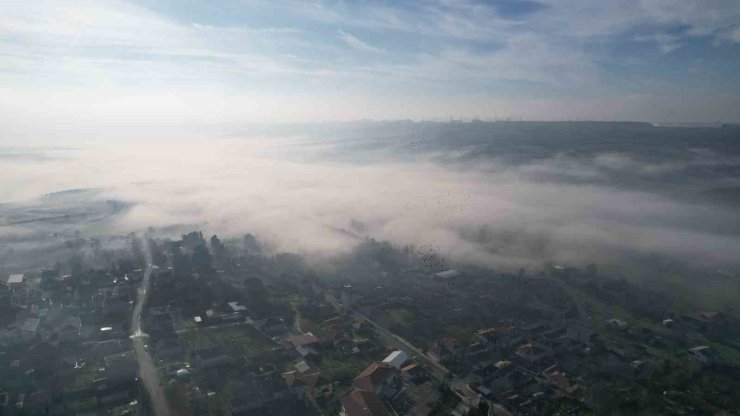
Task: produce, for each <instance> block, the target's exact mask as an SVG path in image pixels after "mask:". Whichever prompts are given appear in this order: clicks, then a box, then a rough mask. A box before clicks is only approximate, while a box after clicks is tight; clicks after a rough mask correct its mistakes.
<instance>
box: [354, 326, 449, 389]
mask: <svg viewBox="0 0 740 416" xmlns="http://www.w3.org/2000/svg"><path fill="white" fill-rule="evenodd" d="M354 316H355V318H359V319H363V320H365V321H366V322H368V323H369V324H370V325H372V326H374V327H375V330H376V331H377V332H378V334H380V336H382V337H383V339H384V340H385V341H386V343H387V344H388V345H390V346H392V347H394V348H398V349H402V350H406V351H407V352H411V353H412V355H414V359H415V360H416V361H418V362H420V363H421V364H422V365H423V366H424V367H425V368H426V369H427V371H429V370H431V373H432V376H433V377H434V378H435V379H437V380H439V381H442V380H443V379H444V377H445V375H447V374H448V373H450V370H448V369H447V368H446V367H445V366H443V365H442V364H440V363H438V362H436V361H434V360H433V359H431V358H430V357H429V356H428V355H426V354H424V352H423V351H421V350H420V349H418V348H416V347H415V346H414V345H413V344H411V343H410V342H408V341H406V340H405V339H403V338H401V337H400V336H398V335H396V334H394V333H392V332H391V331H389V330H387V329H385V328H383V327H382V326H380V325H378V324H377V323H375V322H374V321H373V320H372V319H370V318H368V317H367V316H365V315H363V314H362V313H360V312H354Z"/></svg>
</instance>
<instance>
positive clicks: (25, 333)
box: [19, 318, 41, 341]
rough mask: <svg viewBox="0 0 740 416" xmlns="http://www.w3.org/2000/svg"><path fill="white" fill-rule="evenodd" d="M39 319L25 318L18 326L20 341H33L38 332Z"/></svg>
mask: <svg viewBox="0 0 740 416" xmlns="http://www.w3.org/2000/svg"><path fill="white" fill-rule="evenodd" d="M39 322H41V320H40V319H39V318H27V319H26V320H25V321H23V323H22V324H21V326H20V328H19V329H20V332H19V336H20V338H21V339H22V340H24V341H28V340H31V339H33V338H34V337H35V336H36V334H38V331H39Z"/></svg>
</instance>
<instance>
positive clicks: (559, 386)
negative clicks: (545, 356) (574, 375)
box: [543, 365, 581, 396]
mask: <svg viewBox="0 0 740 416" xmlns="http://www.w3.org/2000/svg"><path fill="white" fill-rule="evenodd" d="M543 374H544V375H545V379H546V380H547V383H548V384H549V385H550V386H551V387H552V388H553V389H554V390H555V392H556V393H557V394H559V395H562V396H567V395H571V394H573V393H575V392H577V391H578V390H580V388H581V386H580V385H579V384H577V383H575V382H573V380H572V379H571V378H570V377H568V375H567V374H565V373H564V372H562V371H558V370H557V366H556V365H553V366H551V367H548V368H547V369H545V371H543Z"/></svg>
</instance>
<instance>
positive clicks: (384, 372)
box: [0, 232, 740, 416]
mask: <svg viewBox="0 0 740 416" xmlns="http://www.w3.org/2000/svg"><path fill="white" fill-rule="evenodd" d="M144 247H146V248H144ZM144 251H146V253H144ZM409 253H410V254H409ZM433 257H434V256H429V255H424V256H418V255H415V254H414V253H413V252H409V251H408V250H405V251H404V250H394V249H392V248H391V247H389V246H388V245H386V244H383V243H377V242H375V241H367V242H365V243H364V244H363V245H362V247H360V248H359V249H358V252H357V254H356V255H355V256H354V257H352V258H349V259H347V260H346V261H345V262H344V263H341V264H337V265H336V267H335V268H333V269H332V270H331V271H327V272H325V273H324V274H320V273H317V272H316V271H314V270H312V269H311V268H310V267H308V266H306V265H305V264H304V263H303V262H302V260H301V258H300V257H299V256H296V255H292V254H285V253H278V254H268V253H265V252H263V249H262V248H261V245H260V244H259V242H258V241H257V240H256V239H255V238H254V237H253V236H251V235H247V236H245V237H244V239H242V240H231V241H226V242H221V241H220V240H219V239H218V237H216V236H213V237H211V238H210V240H208V241H206V239H205V238H204V237H203V235H202V233H200V232H193V233H189V234H186V235H183V237H182V239H181V240H176V241H171V240H159V241H157V240H154V239H149V240H148V241H146V242H145V243H141V242H140V241H139V240H132V249H131V252H130V254H129V255H128V256H119V258H118V260H117V261H115V262H112V264H111V265H110V267H108V268H104V269H91V268H86V267H85V266H84V264H83V263H82V262H80V261H78V260H75V259H72V260H71V261H69V262H67V264H64V265H57V266H55V267H54V268H43V269H39V270H25V271H18V272H14V273H10V274H7V275H5V276H3V278H2V288H1V289H0V299H1V302H2V303H0V307H1V308H2V314H0V316H2V319H3V322H2V325H3V326H2V329H0V343H1V344H0V345H1V346H0V368H3V370H2V374H3V377H2V381H1V382H0V409H2V412H3V413H2V414H59V415H62V414H64V415H66V414H79V415H83V414H105V415H137V414H152V413H153V410H152V409H154V408H156V406H154V405H153V402H155V401H157V400H161V401H162V403H164V406H165V408H167V409H168V412H169V413H171V414H184V415H216V414H219V415H298V414H300V415H342V416H371V415H376V416H384V415H460V416H462V415H484V414H485V415H540V414H543V415H544V414H573V415H580V414H584V415H585V414H603V412H602V409H605V408H615V407H616V408H619V409H623V410H624V411H625V412H629V409H631V408H636V406H638V405H639V406H641V407H645V406H649V407H650V408H651V409H654V410H655V411H656V412H663V413H670V414H721V413H719V412H728V413H724V414H733V413H729V412H731V411H732V409H737V408H738V403H739V402H738V400H740V397H738V391H740V389H738V388H737V387H738V386H737V384H738V382H739V381H738V380H740V377H738V375H739V374H740V367H739V366H738V364H739V363H740V342H738V340H740V337H738V334H740V329H739V326H738V321H737V320H736V319H734V318H733V317H732V316H731V315H729V314H727V313H723V312H721V311H706V310H699V309H686V310H680V308H676V306H675V305H674V304H672V303H671V302H670V301H669V300H666V299H662V300H661V299H657V298H655V297H654V296H653V294H651V293H649V292H645V291H644V290H641V289H639V288H637V287H635V286H634V285H632V284H630V283H627V282H625V281H613V280H609V279H601V278H599V277H598V276H599V275H598V270H597V269H596V267H595V266H589V267H586V268H583V269H576V268H568V267H564V266H558V265H545V266H544V267H543V268H542V270H540V271H537V272H529V273H528V272H526V271H520V272H519V273H514V274H511V273H501V272H495V271H492V270H488V269H481V268H477V267H472V266H464V265H463V266H459V267H457V266H456V268H451V267H447V265H446V264H444V262H442V261H441V260H439V259H437V258H436V257H435V258H433ZM145 277H146V278H148V279H149V280H150V281H148V282H146V283H148V286H146V287H145V286H144V285H143V282H142V281H143V280H144V279H145ZM142 294H146V298H141V296H142ZM137 299H145V302H144V303H143V311H142V312H141V316H140V321H141V332H142V334H140V335H139V334H132V327H134V326H135V325H134V326H132V319H139V317H138V316H136V313H135V312H136V308H135V305H136V302H137ZM132 335H133V336H134V337H133V338H132ZM136 342H141V343H142V345H143V348H142V350H141V351H140V350H139V349H137V348H135V346H134V345H135V343H136ZM143 362H147V363H148V362H151V363H153V366H154V368H155V370H154V374H153V375H151V374H148V373H146V374H145V371H144V370H142V368H143V366H142V363H143ZM146 377H153V378H154V380H146V379H145V378H146ZM147 381H149V382H150V383H152V384H154V385H155V386H158V387H157V390H158V391H162V392H164V397H152V387H151V385H150V384H148V383H147ZM646 392H648V393H649V394H646ZM718 392H725V393H724V394H720V393H718Z"/></svg>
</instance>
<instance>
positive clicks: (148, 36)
mask: <svg viewBox="0 0 740 416" xmlns="http://www.w3.org/2000/svg"><path fill="white" fill-rule="evenodd" d="M0 88H1V89H2V91H3V92H0V112H1V113H3V114H4V115H3V116H0V122H4V123H9V124H11V125H16V128H17V130H19V131H20V130H22V129H23V126H22V124H24V123H25V124H26V125H28V124H31V125H33V124H38V123H40V122H43V123H47V124H52V125H53V124H54V123H62V124H65V125H67V126H70V125H73V124H79V123H100V122H103V121H105V122H107V123H109V124H111V125H115V124H120V125H126V124H129V123H145V124H146V123H149V124H162V123H164V124H166V123H172V124H176V123H178V122H180V121H182V120H189V121H202V122H203V123H223V122H235V123H238V122H242V121H245V122H250V121H306V120H350V119H361V118H385V119H396V118H412V119H424V118H432V117H441V118H447V117H464V118H470V117H474V116H478V117H489V118H494V117H523V118H525V119H552V120H562V119H604V120H623V119H629V120H635V119H639V120H648V121H679V120H687V121H702V120H725V121H740V115H738V113H739V112H738V111H737V108H738V107H740V105H739V104H740V98H738V97H739V96H740V94H739V93H740V3H738V2H737V1H731V0H727V1H713V0H704V1H701V0H696V1H694V0H642V1H576V0H563V1H554V0H543V1H516V0H500V1H496V0H486V1H483V0H481V1H453V0H440V1H413V2H398V1H374V2H369V1H368V2H349V1H348V2H343V1H335V2H309V1H237V0H227V1H215V0H214V1H195V0H137V1H107V0H70V1H49V0H37V1H26V0H6V1H4V2H2V4H0ZM70 120H71V121H70ZM72 127H74V126H72Z"/></svg>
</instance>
